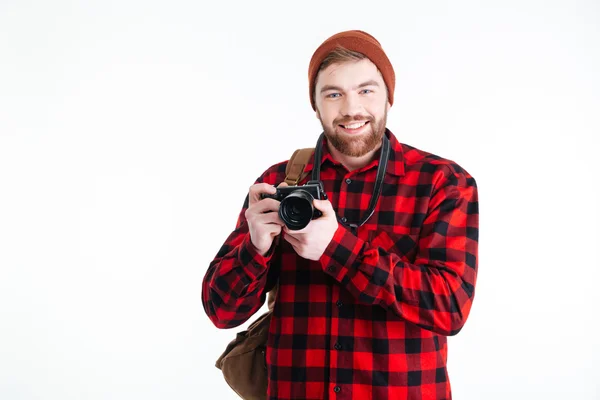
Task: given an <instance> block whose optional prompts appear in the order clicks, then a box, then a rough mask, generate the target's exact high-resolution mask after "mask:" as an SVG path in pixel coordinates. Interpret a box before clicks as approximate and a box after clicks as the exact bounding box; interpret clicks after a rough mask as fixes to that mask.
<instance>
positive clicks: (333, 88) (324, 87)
mask: <svg viewBox="0 0 600 400" xmlns="http://www.w3.org/2000/svg"><path fill="white" fill-rule="evenodd" d="M365 86H377V87H379V83H377V81H374V80H373V79H371V80H370V81H366V82H363V83H361V84H360V85H358V86H357V87H356V89H359V88H362V87H365ZM328 90H338V91H340V92H342V91H343V89H342V88H341V87H339V86H334V85H325V86H323V87H322V88H321V93H323V92H326V91H328Z"/></svg>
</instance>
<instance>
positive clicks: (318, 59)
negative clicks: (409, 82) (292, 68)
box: [308, 30, 396, 110]
mask: <svg viewBox="0 0 600 400" xmlns="http://www.w3.org/2000/svg"><path fill="white" fill-rule="evenodd" d="M337 46H341V47H344V48H346V49H348V50H353V51H357V52H359V53H362V54H364V55H365V56H367V57H368V58H369V60H371V62H372V63H373V64H375V66H377V68H378V69H379V71H380V72H381V75H383V81H384V82H385V85H386V86H387V89H388V100H389V102H390V104H394V87H395V85H396V75H395V73H394V68H393V67H392V63H391V62H390V60H389V59H388V58H387V56H386V55H385V52H384V51H383V48H382V47H381V44H380V43H379V42H378V41H377V39H375V38H374V37H373V36H371V35H369V34H368V33H366V32H363V31H359V30H352V31H345V32H340V33H336V34H335V35H333V36H331V37H330V38H329V39H327V40H325V41H324V42H323V43H322V44H321V45H320V46H319V48H318V49H317V50H315V52H314V54H313V56H312V58H311V60H310V64H309V66H308V88H309V96H310V104H311V106H312V108H313V110H316V106H315V102H314V99H313V92H314V90H315V83H316V82H315V81H316V78H317V74H318V73H319V67H320V66H321V63H322V62H323V60H324V59H325V57H327V55H328V54H329V53H330V52H331V51H333V50H335V48H336V47H337Z"/></svg>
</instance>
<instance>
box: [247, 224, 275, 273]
mask: <svg viewBox="0 0 600 400" xmlns="http://www.w3.org/2000/svg"><path fill="white" fill-rule="evenodd" d="M274 250H275V240H273V244H272V245H271V248H270V249H269V251H268V252H267V254H265V255H264V256H263V255H261V254H260V253H259V252H258V250H257V249H256V247H254V245H253V244H252V240H251V238H250V233H249V232H248V233H247V234H246V236H244V239H243V240H242V243H241V245H240V251H239V260H240V263H241V264H242V265H243V266H244V267H245V268H246V272H248V273H249V274H250V275H252V277H253V278H256V277H257V276H259V275H261V274H262V273H264V272H265V270H266V268H267V264H268V263H269V261H270V260H271V258H272V257H273V253H274Z"/></svg>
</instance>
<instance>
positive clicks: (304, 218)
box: [279, 190, 314, 230]
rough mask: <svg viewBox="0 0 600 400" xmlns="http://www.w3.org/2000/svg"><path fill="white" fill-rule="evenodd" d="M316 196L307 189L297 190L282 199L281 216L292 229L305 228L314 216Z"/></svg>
mask: <svg viewBox="0 0 600 400" xmlns="http://www.w3.org/2000/svg"><path fill="white" fill-rule="evenodd" d="M313 200H314V197H313V196H312V195H311V194H310V193H309V192H307V191H306V190H296V191H294V192H293V193H290V194H289V195H288V196H287V197H286V198H285V199H283V200H282V201H281V204H280V206H279V216H280V217H281V219H282V220H283V222H285V224H286V225H287V227H288V228H289V229H292V230H300V229H303V228H305V227H306V226H307V225H308V224H309V223H310V221H311V219H312V216H313Z"/></svg>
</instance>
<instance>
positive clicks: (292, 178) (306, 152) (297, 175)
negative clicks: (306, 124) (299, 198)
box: [284, 147, 315, 186]
mask: <svg viewBox="0 0 600 400" xmlns="http://www.w3.org/2000/svg"><path fill="white" fill-rule="evenodd" d="M314 152H315V149H314V147H308V148H305V149H298V150H296V151H294V154H292V157H291V158H290V160H289V161H288V163H287V166H286V167H285V180H284V182H285V183H287V184H288V185H290V186H295V185H297V184H298V182H300V181H301V180H302V179H304V178H305V177H306V175H308V173H307V172H304V168H306V164H308V162H309V161H310V159H311V157H312V155H313V153H314Z"/></svg>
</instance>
